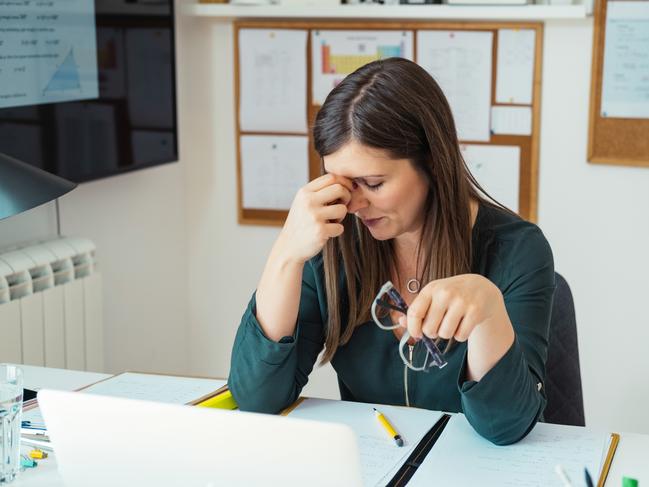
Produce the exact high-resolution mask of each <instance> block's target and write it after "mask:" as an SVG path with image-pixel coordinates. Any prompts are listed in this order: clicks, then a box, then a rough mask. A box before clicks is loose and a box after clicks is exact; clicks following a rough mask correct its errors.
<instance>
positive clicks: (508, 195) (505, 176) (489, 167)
mask: <svg viewBox="0 0 649 487" xmlns="http://www.w3.org/2000/svg"><path fill="white" fill-rule="evenodd" d="M460 150H461V152H462V156H463V157H464V160H465V161H466V163H467V165H468V166H469V170H470V171H471V174H473V177H475V178H476V179H477V181H478V183H480V186H482V188H483V189H484V190H485V191H486V192H487V193H489V196H491V197H492V198H494V199H495V200H496V201H498V202H499V203H502V204H503V205H505V206H506V207H507V208H509V209H510V210H512V211H515V212H518V192H519V187H520V183H519V179H520V154H521V149H520V147H518V146H513V145H512V146H508V145H462V146H460Z"/></svg>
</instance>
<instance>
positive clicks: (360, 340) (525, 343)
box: [228, 205, 555, 444]
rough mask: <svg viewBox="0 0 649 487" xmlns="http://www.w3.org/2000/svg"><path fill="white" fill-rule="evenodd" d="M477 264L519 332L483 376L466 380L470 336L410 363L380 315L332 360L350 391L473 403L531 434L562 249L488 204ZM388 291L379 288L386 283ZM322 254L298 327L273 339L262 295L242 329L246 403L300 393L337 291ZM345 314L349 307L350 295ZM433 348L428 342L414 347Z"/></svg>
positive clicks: (479, 424) (241, 389)
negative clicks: (439, 362) (442, 357)
mask: <svg viewBox="0 0 649 487" xmlns="http://www.w3.org/2000/svg"><path fill="white" fill-rule="evenodd" d="M472 239H473V249H474V250H473V264H472V272H473V273H476V274H481V275H483V276H485V277H487V278H488V279H489V280H491V281H492V282H493V283H494V284H496V285H497V286H498V288H499V289H500V290H501V291H502V293H503V296H504V298H505V305H506V308H507V312H508V314H509V318H510V320H511V322H512V324H513V326H514V330H515V333H516V339H515V341H514V344H513V345H512V347H511V348H510V349H509V350H508V351H507V353H506V354H505V355H504V356H503V357H502V358H501V360H500V361H499V362H498V363H497V364H496V365H495V366H494V367H493V368H492V369H491V370H490V371H489V372H488V373H487V374H486V375H485V376H484V377H483V378H482V379H481V380H480V381H479V382H475V381H465V380H464V377H465V365H466V347H467V345H466V343H461V344H456V345H455V346H454V348H452V349H451V351H449V352H448V353H447V354H446V358H447V360H448V365H447V366H446V367H444V368H443V369H436V368H433V369H431V371H430V372H428V373H426V372H414V371H411V370H408V371H407V372H405V366H404V364H403V362H402V360H401V358H400V356H399V352H398V348H397V344H398V341H397V339H396V337H395V336H394V334H393V333H392V332H391V331H384V330H381V329H380V328H379V327H377V326H376V325H374V324H373V323H372V322H369V323H366V324H363V325H361V326H360V327H358V328H357V329H356V331H355V332H354V334H353V335H352V338H351V340H350V341H349V343H347V344H346V345H344V346H342V347H340V348H339V349H338V350H337V352H336V354H335V356H334V358H333V360H332V362H331V364H332V366H333V367H334V369H335V370H336V373H337V375H338V383H339V387H340V394H341V398H342V399H344V400H349V401H361V402H370V403H381V404H395V405H405V404H406V397H405V394H406V393H405V380H406V379H405V375H404V374H406V373H407V381H408V399H409V403H410V406H414V407H419V408H427V409H433V410H440V411H448V412H463V413H464V414H465V415H466V417H467V419H468V420H469V422H470V423H471V425H473V427H474V428H475V430H476V431H477V432H478V433H479V434H481V435H482V436H484V437H485V438H487V439H488V440H490V441H492V442H494V443H496V444H509V443H513V442H516V441H518V440H520V439H521V438H523V437H524V436H525V435H526V434H527V433H528V432H529V431H530V430H531V428H532V427H533V426H534V425H535V424H536V422H537V421H538V420H539V419H540V418H541V417H542V413H543V408H544V407H545V402H546V400H545V392H544V388H543V387H542V386H541V387H540V386H539V383H540V384H543V381H544V376H545V360H546V356H547V343H548V326H549V320H550V312H551V308H552V298H553V294H554V287H555V284H554V265H553V259H552V251H551V249H550V246H549V245H548V243H547V241H546V239H545V237H544V236H543V234H542V232H541V231H540V230H539V228H538V227H537V226H536V225H534V224H532V223H529V222H526V221H524V220H521V219H520V218H518V217H516V216H514V215H511V214H509V213H507V212H505V211H503V210H500V209H497V208H493V207H491V206H487V205H480V209H479V211H478V216H477V219H476V223H475V225H474V227H473V232H472ZM376 291H378V290H376ZM326 299H327V298H326V294H325V288H324V270H323V263H322V256H321V255H318V256H316V257H314V258H313V259H311V260H310V261H309V262H307V263H306V265H305V266H304V271H303V276H302V291H301V299H300V309H299V314H298V320H297V327H296V331H295V334H294V336H293V337H284V338H282V339H281V340H280V341H279V342H274V341H271V340H269V339H268V338H267V337H266V336H265V335H264V333H263V332H262V330H261V327H260V325H259V323H258V321H257V319H256V317H255V296H254V295H253V297H252V299H251V301H250V304H249V305H248V308H247V309H246V311H245V313H244V315H243V318H242V320H241V324H240V326H239V329H238V331H237V335H236V338H235V342H234V346H233V351H232V362H231V368H230V376H229V379H228V385H229V387H230V389H231V391H232V395H233V396H234V398H235V400H236V401H237V403H238V405H239V407H240V409H242V410H244V411H257V412H266V413H277V412H278V411H280V410H281V409H283V408H285V407H287V406H288V405H290V404H291V403H293V402H294V401H295V400H296V399H297V398H298V396H299V394H300V391H301V390H302V388H303V387H304V386H305V384H306V383H307V380H308V377H309V373H310V372H311V371H312V369H313V366H314V364H315V362H316V359H317V356H318V354H319V353H320V352H321V351H322V349H323V346H324V327H325V323H326V321H327V301H326ZM341 316H347V306H346V303H345V302H343V303H341ZM418 353H425V348H424V345H423V343H421V342H418V343H417V345H415V349H414V354H415V355H416V354H418Z"/></svg>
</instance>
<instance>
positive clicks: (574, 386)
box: [544, 274, 585, 426]
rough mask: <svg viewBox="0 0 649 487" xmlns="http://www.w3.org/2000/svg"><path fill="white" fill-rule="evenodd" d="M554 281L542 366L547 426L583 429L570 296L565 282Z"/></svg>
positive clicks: (576, 346) (563, 280)
mask: <svg viewBox="0 0 649 487" xmlns="http://www.w3.org/2000/svg"><path fill="white" fill-rule="evenodd" d="M555 277H556V285H557V287H556V290H555V292H554V304H553V305H552V315H551V318H550V335H549V340H548V359H547V362H546V366H545V392H546V395H547V398H548V403H547V405H546V407H545V412H544V418H545V421H546V422H547V423H556V424H569V425H575V426H584V425H585V419H584V399H583V396H582V391H581V373H580V370H579V347H578V345H577V322H576V319H575V305H574V302H573V299H572V293H571V292H570V287H569V286H568V283H567V282H566V280H565V279H564V278H563V277H562V276H561V275H559V274H555Z"/></svg>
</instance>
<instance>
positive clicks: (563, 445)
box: [408, 414, 608, 487]
mask: <svg viewBox="0 0 649 487" xmlns="http://www.w3.org/2000/svg"><path fill="white" fill-rule="evenodd" d="M607 437H608V435H606V434H604V433H600V432H593V431H591V430H588V429H586V428H580V427H578V426H562V425H554V424H546V423H539V424H537V425H536V426H535V428H534V429H533V430H532V432H531V433H530V434H529V435H527V436H526V437H525V438H523V439H522V440H521V441H520V442H518V443H515V444H513V445H508V446H496V445H494V444H493V443H491V442H489V441H488V440H485V439H484V438H482V437H481V436H479V435H478V433H476V432H475V430H474V429H473V428H472V427H471V425H470V424H469V422H468V421H467V420H466V417H465V416H464V415H463V414H456V415H455V416H453V417H452V418H451V420H450V421H449V422H448V424H447V425H446V428H445V429H444V432H443V433H442V435H441V436H440V438H439V439H438V440H437V442H436V443H435V446H434V447H433V449H432V450H431V451H430V453H429V454H428V456H427V457H426V459H425V460H424V462H423V463H422V464H421V466H420V467H419V468H418V469H417V471H416V472H415V475H414V476H413V477H412V479H411V480H410V482H409V483H408V485H409V486H415V487H416V486H424V485H426V486H428V485H433V484H434V485H480V486H482V487H489V486H494V487H495V486H498V487H501V486H516V487H532V486H533V487H537V486H538V487H547V486H552V485H561V481H560V480H559V478H558V477H557V475H556V473H555V471H554V467H555V466H556V465H557V464H561V465H562V466H563V467H564V469H565V471H566V473H567V474H568V477H569V478H570V479H572V480H573V481H577V479H579V480H581V479H583V478H584V467H588V470H589V471H590V473H591V475H593V477H595V476H596V475H597V474H598V472H599V463H600V457H601V454H602V449H603V448H605V446H606V440H607ZM575 485H581V483H577V484H575Z"/></svg>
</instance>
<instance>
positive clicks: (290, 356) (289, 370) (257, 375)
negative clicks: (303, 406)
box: [228, 261, 324, 413]
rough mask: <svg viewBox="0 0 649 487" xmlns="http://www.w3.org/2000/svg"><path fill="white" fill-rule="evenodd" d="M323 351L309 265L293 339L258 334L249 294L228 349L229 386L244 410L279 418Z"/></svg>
mask: <svg viewBox="0 0 649 487" xmlns="http://www.w3.org/2000/svg"><path fill="white" fill-rule="evenodd" d="M323 346H324V332H323V320H322V316H321V313H320V306H319V299H318V292H317V285H316V278H315V273H314V270H313V265H312V263H311V261H309V262H307V263H306V264H305V266H304V271H303V274H302V291H301V295H300V307H299V312H298V319H297V325H296V329H295V332H294V335H293V336H286V337H283V338H281V339H280V340H279V342H275V341H273V340H270V339H269V338H268V337H266V335H264V332H263V331H262V329H261V326H260V325H259V322H258V321H257V317H256V300H255V295H254V294H253V296H252V298H251V300H250V303H249V304H248V308H247V309H246V311H245V313H244V314H243V317H242V318H241V324H240V325H239V329H238V331H237V335H236V338H235V340H234V345H233V349H232V359H231V363H230V376H229V378H228V387H229V388H230V391H231V392H232V396H233V397H234V399H235V401H236V402H237V404H238V406H239V409H241V410H243V411H255V412H263V413H277V412H279V411H281V410H282V409H284V408H285V407H287V406H289V405H290V404H292V403H293V402H294V401H295V400H296V399H297V398H298V397H299V395H300V392H301V391H302V388H303V387H304V386H305V385H306V383H307V381H308V376H309V374H310V373H311V370H313V365H314V364H315V361H316V359H317V357H318V354H319V353H320V352H321V351H322V349H323Z"/></svg>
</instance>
